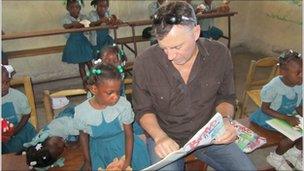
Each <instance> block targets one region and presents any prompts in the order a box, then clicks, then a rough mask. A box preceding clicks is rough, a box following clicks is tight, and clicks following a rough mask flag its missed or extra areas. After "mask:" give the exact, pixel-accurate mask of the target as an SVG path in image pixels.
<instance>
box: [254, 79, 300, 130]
mask: <svg viewBox="0 0 304 171" xmlns="http://www.w3.org/2000/svg"><path fill="white" fill-rule="evenodd" d="M261 101H262V102H266V103H271V104H270V108H271V109H272V110H275V111H278V112H280V113H281V114H283V115H288V116H292V115H294V114H295V109H296V107H298V106H299V105H300V104H301V102H302V86H294V87H289V86H286V85H285V84H284V83H283V82H282V78H281V76H277V77H275V78H273V79H272V80H271V81H270V82H269V83H268V84H266V85H265V86H264V87H263V88H262V90H261ZM269 119H272V117H271V116H270V115H268V114H265V113H264V112H263V111H262V110H261V108H259V109H258V110H257V111H256V112H254V113H252V115H251V116H250V120H251V121H252V122H254V123H256V124H258V125H260V126H261V127H263V128H266V129H270V130H275V129H274V128H272V127H271V126H270V125H268V124H267V123H266V121H267V120H269Z"/></svg>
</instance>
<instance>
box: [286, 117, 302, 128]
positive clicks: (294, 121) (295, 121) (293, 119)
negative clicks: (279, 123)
mask: <svg viewBox="0 0 304 171" xmlns="http://www.w3.org/2000/svg"><path fill="white" fill-rule="evenodd" d="M286 121H287V122H288V123H289V124H290V125H292V126H296V125H298V124H299V123H300V120H299V118H297V117H295V116H287V119H286Z"/></svg>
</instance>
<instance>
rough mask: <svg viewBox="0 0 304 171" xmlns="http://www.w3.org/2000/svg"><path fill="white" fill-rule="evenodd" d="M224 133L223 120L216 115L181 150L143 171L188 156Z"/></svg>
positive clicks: (218, 114) (158, 167)
mask: <svg viewBox="0 0 304 171" xmlns="http://www.w3.org/2000/svg"><path fill="white" fill-rule="evenodd" d="M223 132H224V123H223V118H222V115H221V114H220V113H216V114H215V115H214V116H213V117H212V118H211V119H210V121H209V122H208V123H207V124H206V125H205V126H204V127H202V128H201V129H200V130H199V131H198V132H197V133H196V134H195V135H194V136H193V137H192V138H191V139H190V140H189V141H188V142H187V143H186V144H185V145H184V146H183V147H182V148H180V149H179V150H177V151H174V152H172V153H170V154H168V155H167V156H166V157H165V158H163V159H162V160H160V161H159V162H157V163H155V164H153V165H151V166H149V167H147V168H145V169H143V170H144V171H145V170H158V169H160V168H162V167H164V166H166V165H168V164H170V163H172V162H174V161H176V160H178V159H180V158H181V157H184V156H185V155H187V154H189V153H190V152H192V151H193V150H195V149H196V148H198V147H201V146H205V145H209V144H212V143H213V140H214V139H215V138H216V137H217V136H219V135H220V134H222V133H223Z"/></svg>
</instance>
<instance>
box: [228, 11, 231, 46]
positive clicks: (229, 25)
mask: <svg viewBox="0 0 304 171" xmlns="http://www.w3.org/2000/svg"><path fill="white" fill-rule="evenodd" d="M230 40H231V19H230V16H228V48H229V49H230Z"/></svg>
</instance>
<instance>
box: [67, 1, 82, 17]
mask: <svg viewBox="0 0 304 171" xmlns="http://www.w3.org/2000/svg"><path fill="white" fill-rule="evenodd" d="M80 10H81V7H80V5H79V4H78V3H77V2H72V3H70V4H69V6H68V11H69V13H70V15H71V16H72V17H74V18H78V16H79V13H80Z"/></svg>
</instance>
